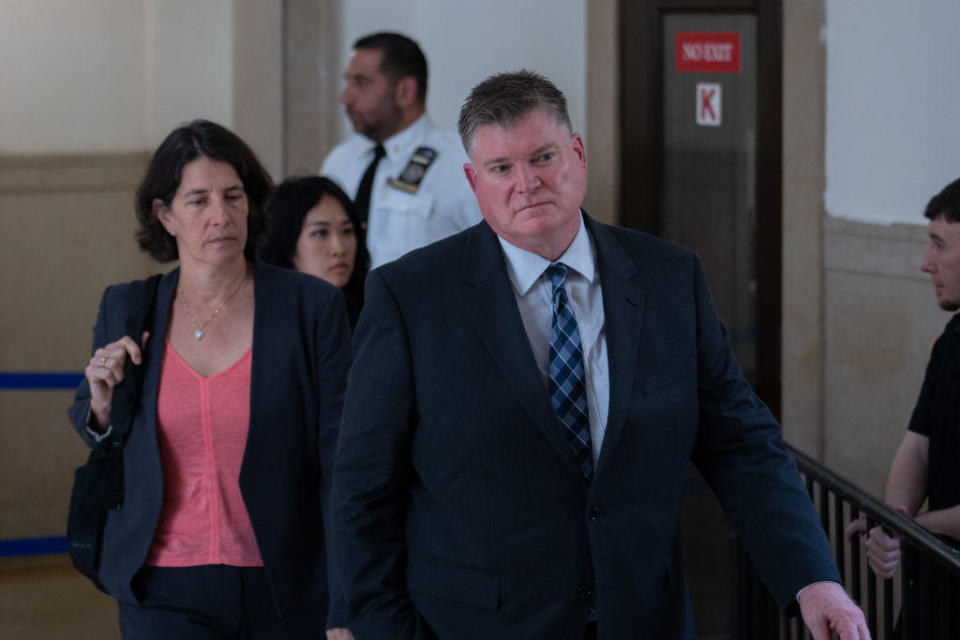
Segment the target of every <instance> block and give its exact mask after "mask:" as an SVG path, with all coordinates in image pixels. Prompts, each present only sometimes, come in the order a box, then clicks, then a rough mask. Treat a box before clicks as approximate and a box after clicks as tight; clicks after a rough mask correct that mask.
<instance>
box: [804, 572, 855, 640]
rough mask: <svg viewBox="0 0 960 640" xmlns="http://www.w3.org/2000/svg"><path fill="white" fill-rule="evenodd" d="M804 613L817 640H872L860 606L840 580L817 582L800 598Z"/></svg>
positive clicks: (808, 587) (805, 620)
mask: <svg viewBox="0 0 960 640" xmlns="http://www.w3.org/2000/svg"><path fill="white" fill-rule="evenodd" d="M798 601H799V603H800V614H801V615H802V616H803V621H804V622H805V623H806V625H807V628H808V629H810V634H811V635H812V636H813V640H830V639H831V638H832V637H833V635H832V634H833V633H836V634H837V636H839V638H840V640H870V631H869V630H867V622H866V620H865V619H864V617H863V612H862V611H860V607H858V606H857V605H856V604H854V602H853V600H851V599H850V596H848V595H847V592H846V591H844V590H843V587H841V586H840V585H839V584H837V583H836V582H814V583H813V584H811V585H807V586H806V587H805V588H804V589H803V590H802V591H801V592H800V596H799V598H798Z"/></svg>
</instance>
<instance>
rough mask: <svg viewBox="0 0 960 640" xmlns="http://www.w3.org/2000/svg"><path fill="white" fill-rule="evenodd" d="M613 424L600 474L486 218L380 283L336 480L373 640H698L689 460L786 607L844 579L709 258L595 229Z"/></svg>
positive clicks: (389, 268)
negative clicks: (561, 404) (722, 313)
mask: <svg viewBox="0 0 960 640" xmlns="http://www.w3.org/2000/svg"><path fill="white" fill-rule="evenodd" d="M585 219H586V223H587V227H588V231H589V232H590V234H591V237H592V238H593V241H594V243H595V246H596V251H597V257H598V267H599V274H600V283H601V286H602V288H603V302H604V313H605V316H606V339H607V344H608V352H609V358H610V380H611V383H610V384H611V388H610V411H609V419H608V424H607V428H606V434H605V437H604V440H603V444H602V449H601V452H600V457H599V461H598V463H597V465H596V469H595V475H594V479H593V481H592V483H589V484H588V483H587V482H586V481H585V480H584V478H583V477H582V476H581V474H580V472H579V471H578V469H577V465H576V463H575V461H574V457H573V454H572V452H571V449H570V446H569V444H568V442H567V440H566V438H565V436H564V433H563V429H562V427H561V426H560V424H559V423H558V421H557V420H556V418H555V417H554V414H553V410H552V408H551V405H550V400H549V397H548V394H547V390H546V385H545V384H544V381H543V378H542V376H541V374H540V372H539V370H538V369H537V366H536V364H535V362H534V358H533V354H532V351H531V349H530V345H529V342H528V339H527V336H526V333H525V331H524V328H523V323H522V320H521V318H520V314H519V311H518V308H517V304H516V299H515V296H514V292H513V289H512V287H511V284H510V282H509V279H508V276H507V273H506V270H505V265H504V261H503V257H502V254H501V249H500V247H499V244H498V242H497V240H496V236H495V235H494V234H493V232H492V231H491V229H490V228H489V227H488V226H487V224H486V223H485V222H482V223H480V224H479V225H477V226H475V227H473V228H471V229H468V230H467V231H465V232H463V233H460V234H458V235H456V236H453V237H451V238H448V239H446V240H442V241H440V242H438V243H435V244H433V245H431V246H429V247H426V248H424V249H421V250H418V251H415V252H412V253H410V254H408V255H407V256H406V257H404V258H401V259H400V260H398V261H396V262H393V263H391V264H388V265H385V266H383V267H381V268H379V269H377V270H375V271H373V272H372V273H371V274H370V276H369V279H368V285H367V294H366V304H365V307H364V311H363V313H362V315H361V318H360V322H359V324H358V326H357V330H356V335H355V338H354V364H353V368H352V369H351V373H350V378H349V382H348V390H347V400H346V404H345V407H344V419H343V424H342V428H341V435H340V446H339V450H338V454H337V462H336V468H335V474H334V521H335V527H336V531H335V534H336V540H337V547H338V558H337V559H338V560H339V561H340V564H341V571H342V578H343V580H344V585H345V589H346V595H347V608H348V618H349V620H350V627H351V629H352V630H353V632H354V634H355V635H356V637H357V639H358V640H377V639H382V640H388V639H389V640H398V639H407V638H411V639H412V638H416V639H418V640H419V639H423V640H426V639H432V638H441V639H445V640H464V639H469V638H523V639H524V640H535V639H544V640H565V639H569V640H580V639H581V638H582V637H583V629H584V626H585V625H586V622H587V620H588V616H590V615H591V609H595V613H596V617H597V620H598V631H599V634H600V638H602V639H613V638H631V639H633V638H656V639H658V640H662V639H663V638H692V637H693V624H692V619H691V615H690V609H689V603H688V599H687V596H686V590H685V587H684V581H683V572H682V558H681V554H680V548H679V536H678V522H679V507H680V501H681V494H682V490H683V484H684V476H685V471H686V467H687V463H688V461H690V460H692V461H693V462H694V463H695V464H696V465H697V467H698V468H699V470H700V472H701V473H702V474H703V476H704V477H705V478H706V480H707V482H709V484H710V485H711V487H712V488H713V490H714V491H715V492H716V494H717V495H718V496H719V498H720V500H721V502H722V504H723V506H724V507H725V509H726V512H727V514H728V515H729V516H730V518H731V520H732V521H733V523H734V525H735V527H736V530H737V533H738V534H739V536H740V537H741V539H742V540H743V543H744V545H745V546H746V548H747V549H748V551H749V553H750V555H751V556H752V558H753V560H754V562H755V564H756V566H757V568H758V569H759V571H760V574H761V575H762V576H763V577H764V579H765V581H766V582H767V584H768V585H769V587H770V588H771V591H772V592H773V593H774V594H775V596H776V597H777V599H778V600H779V602H780V603H781V605H783V606H786V605H787V604H789V603H791V602H792V601H794V598H795V595H796V593H797V591H798V590H799V589H800V588H802V587H803V586H805V585H807V584H809V583H812V582H815V581H818V580H837V581H839V575H838V573H837V570H836V568H835V566H834V563H833V560H832V557H831V552H830V548H829V545H828V543H827V540H826V537H825V535H824V533H823V530H822V528H821V526H820V523H819V521H818V519H817V517H816V514H815V512H814V510H813V508H812V505H811V503H810V499H809V497H808V496H807V493H806V491H805V489H804V487H803V485H802V483H801V480H800V476H799V474H798V472H797V469H796V465H795V462H794V460H793V459H792V457H791V456H790V455H789V454H788V452H787V451H786V450H785V449H784V446H783V444H782V443H781V440H780V429H779V425H778V424H777V422H776V420H775V419H774V418H773V416H772V415H771V414H770V412H769V410H768V409H767V408H766V406H765V405H764V404H763V403H762V402H761V401H760V400H759V399H758V398H757V397H756V395H755V394H754V393H753V391H752V390H751V388H750V386H749V385H748V384H747V382H746V381H745V379H744V378H743V376H742V374H741V372H740V369H739V367H738V365H737V363H736V362H735V360H734V358H733V355H732V353H731V349H730V344H729V340H728V338H727V334H726V331H725V329H724V327H723V325H722V324H721V322H720V320H719V319H718V318H717V314H716V311H715V309H714V306H713V302H712V300H711V298H710V295H709V292H708V286H707V281H706V278H705V276H704V272H703V268H702V266H701V264H700V261H699V259H698V258H697V257H696V256H695V255H694V254H693V253H691V252H690V251H687V250H685V249H682V248H679V247H676V246H672V245H670V244H667V243H665V242H663V241H661V240H658V239H656V238H654V237H652V236H649V235H647V234H644V233H640V232H637V231H632V230H627V229H620V228H614V227H610V226H607V225H603V224H599V223H597V222H594V221H592V220H590V219H589V218H586V217H585Z"/></svg>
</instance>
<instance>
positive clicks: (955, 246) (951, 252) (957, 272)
mask: <svg viewBox="0 0 960 640" xmlns="http://www.w3.org/2000/svg"><path fill="white" fill-rule="evenodd" d="M927 235H928V236H930V246H929V247H927V252H926V253H925V254H924V256H923V262H922V263H921V265H920V270H921V271H923V272H924V273H929V274H930V278H931V279H932V280H933V286H934V287H936V290H937V302H938V303H939V304H940V308H941V309H943V310H944V311H956V310H957V309H960V222H950V221H949V220H947V218H946V216H940V217H938V218H935V219H934V220H931V221H930V225H929V226H928V227H927Z"/></svg>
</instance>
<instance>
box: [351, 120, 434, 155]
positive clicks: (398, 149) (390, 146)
mask: <svg viewBox="0 0 960 640" xmlns="http://www.w3.org/2000/svg"><path fill="white" fill-rule="evenodd" d="M429 128H430V118H429V117H428V116H427V114H426V112H424V114H423V115H422V116H420V117H419V118H417V119H416V120H415V121H414V123H413V124H411V125H410V126H409V127H407V128H406V129H404V130H402V131H398V132H397V133H395V134H393V135H392V136H390V137H389V138H387V139H386V140H384V141H383V148H384V150H385V151H386V152H387V158H389V159H391V160H396V159H398V158H399V159H401V160H403V159H406V158H407V157H409V156H410V154H411V153H413V149H414V145H416V144H418V143H419V142H420V141H421V140H423V137H424V135H426V132H427V129H429ZM364 140H365V141H366V143H367V146H366V148H364V150H363V155H365V156H366V155H373V150H374V149H375V148H376V146H377V143H376V142H374V141H373V140H371V139H370V138H367V137H364Z"/></svg>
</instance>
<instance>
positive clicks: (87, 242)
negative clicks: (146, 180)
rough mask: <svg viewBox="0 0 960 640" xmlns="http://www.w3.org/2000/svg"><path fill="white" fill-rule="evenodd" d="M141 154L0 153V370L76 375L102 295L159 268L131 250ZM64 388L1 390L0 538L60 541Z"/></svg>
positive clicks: (70, 445)
mask: <svg viewBox="0 0 960 640" xmlns="http://www.w3.org/2000/svg"><path fill="white" fill-rule="evenodd" d="M146 159H147V158H146V155H145V154H142V153H139V154H138V153H134V154H123V155H120V154H104V155H69V156H0V237H3V238H4V239H5V246H4V250H3V251H2V252H0V273H3V274H4V277H3V278H2V279H0V299H2V300H3V301H4V304H3V311H2V313H0V335H3V336H5V338H4V340H2V341H0V371H4V372H10V371H15V372H33V371H39V372H49V371H79V370H81V369H82V368H83V367H84V365H85V364H86V360H87V359H88V358H89V357H90V343H91V340H92V332H91V328H92V327H93V322H94V319H95V317H96V313H97V304H98V302H99V300H100V295H101V293H102V292H103V288H104V287H105V286H106V285H107V284H109V283H111V282H117V281H121V280H130V279H132V278H136V277H143V276H144V275H147V274H149V273H151V272H154V271H157V270H159V267H158V265H156V264H154V263H152V261H150V260H149V259H148V258H147V257H146V256H144V255H143V254H141V253H140V252H139V251H138V250H137V249H136V246H135V244H134V240H133V230H134V218H133V206H132V201H133V195H132V194H133V190H134V188H135V186H136V184H137V182H138V181H139V179H140V177H141V175H142V173H143V170H144V167H145V164H146ZM71 397H72V394H71V393H70V392H67V391H0V416H3V418H2V420H3V428H2V429H0V470H2V471H0V474H2V481H0V539H5V538H19V537H31V536H54V535H63V531H64V525H65V517H66V509H67V502H68V498H69V490H70V486H71V481H72V475H73V469H74V468H75V467H76V466H78V465H79V464H80V463H82V462H83V459H84V457H85V450H86V447H85V446H84V445H83V444H82V443H81V441H80V440H79V438H77V437H76V436H75V435H74V434H73V432H72V430H71V429H70V427H69V424H68V422H67V419H66V413H65V412H66V408H67V406H69V403H70V399H71Z"/></svg>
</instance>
